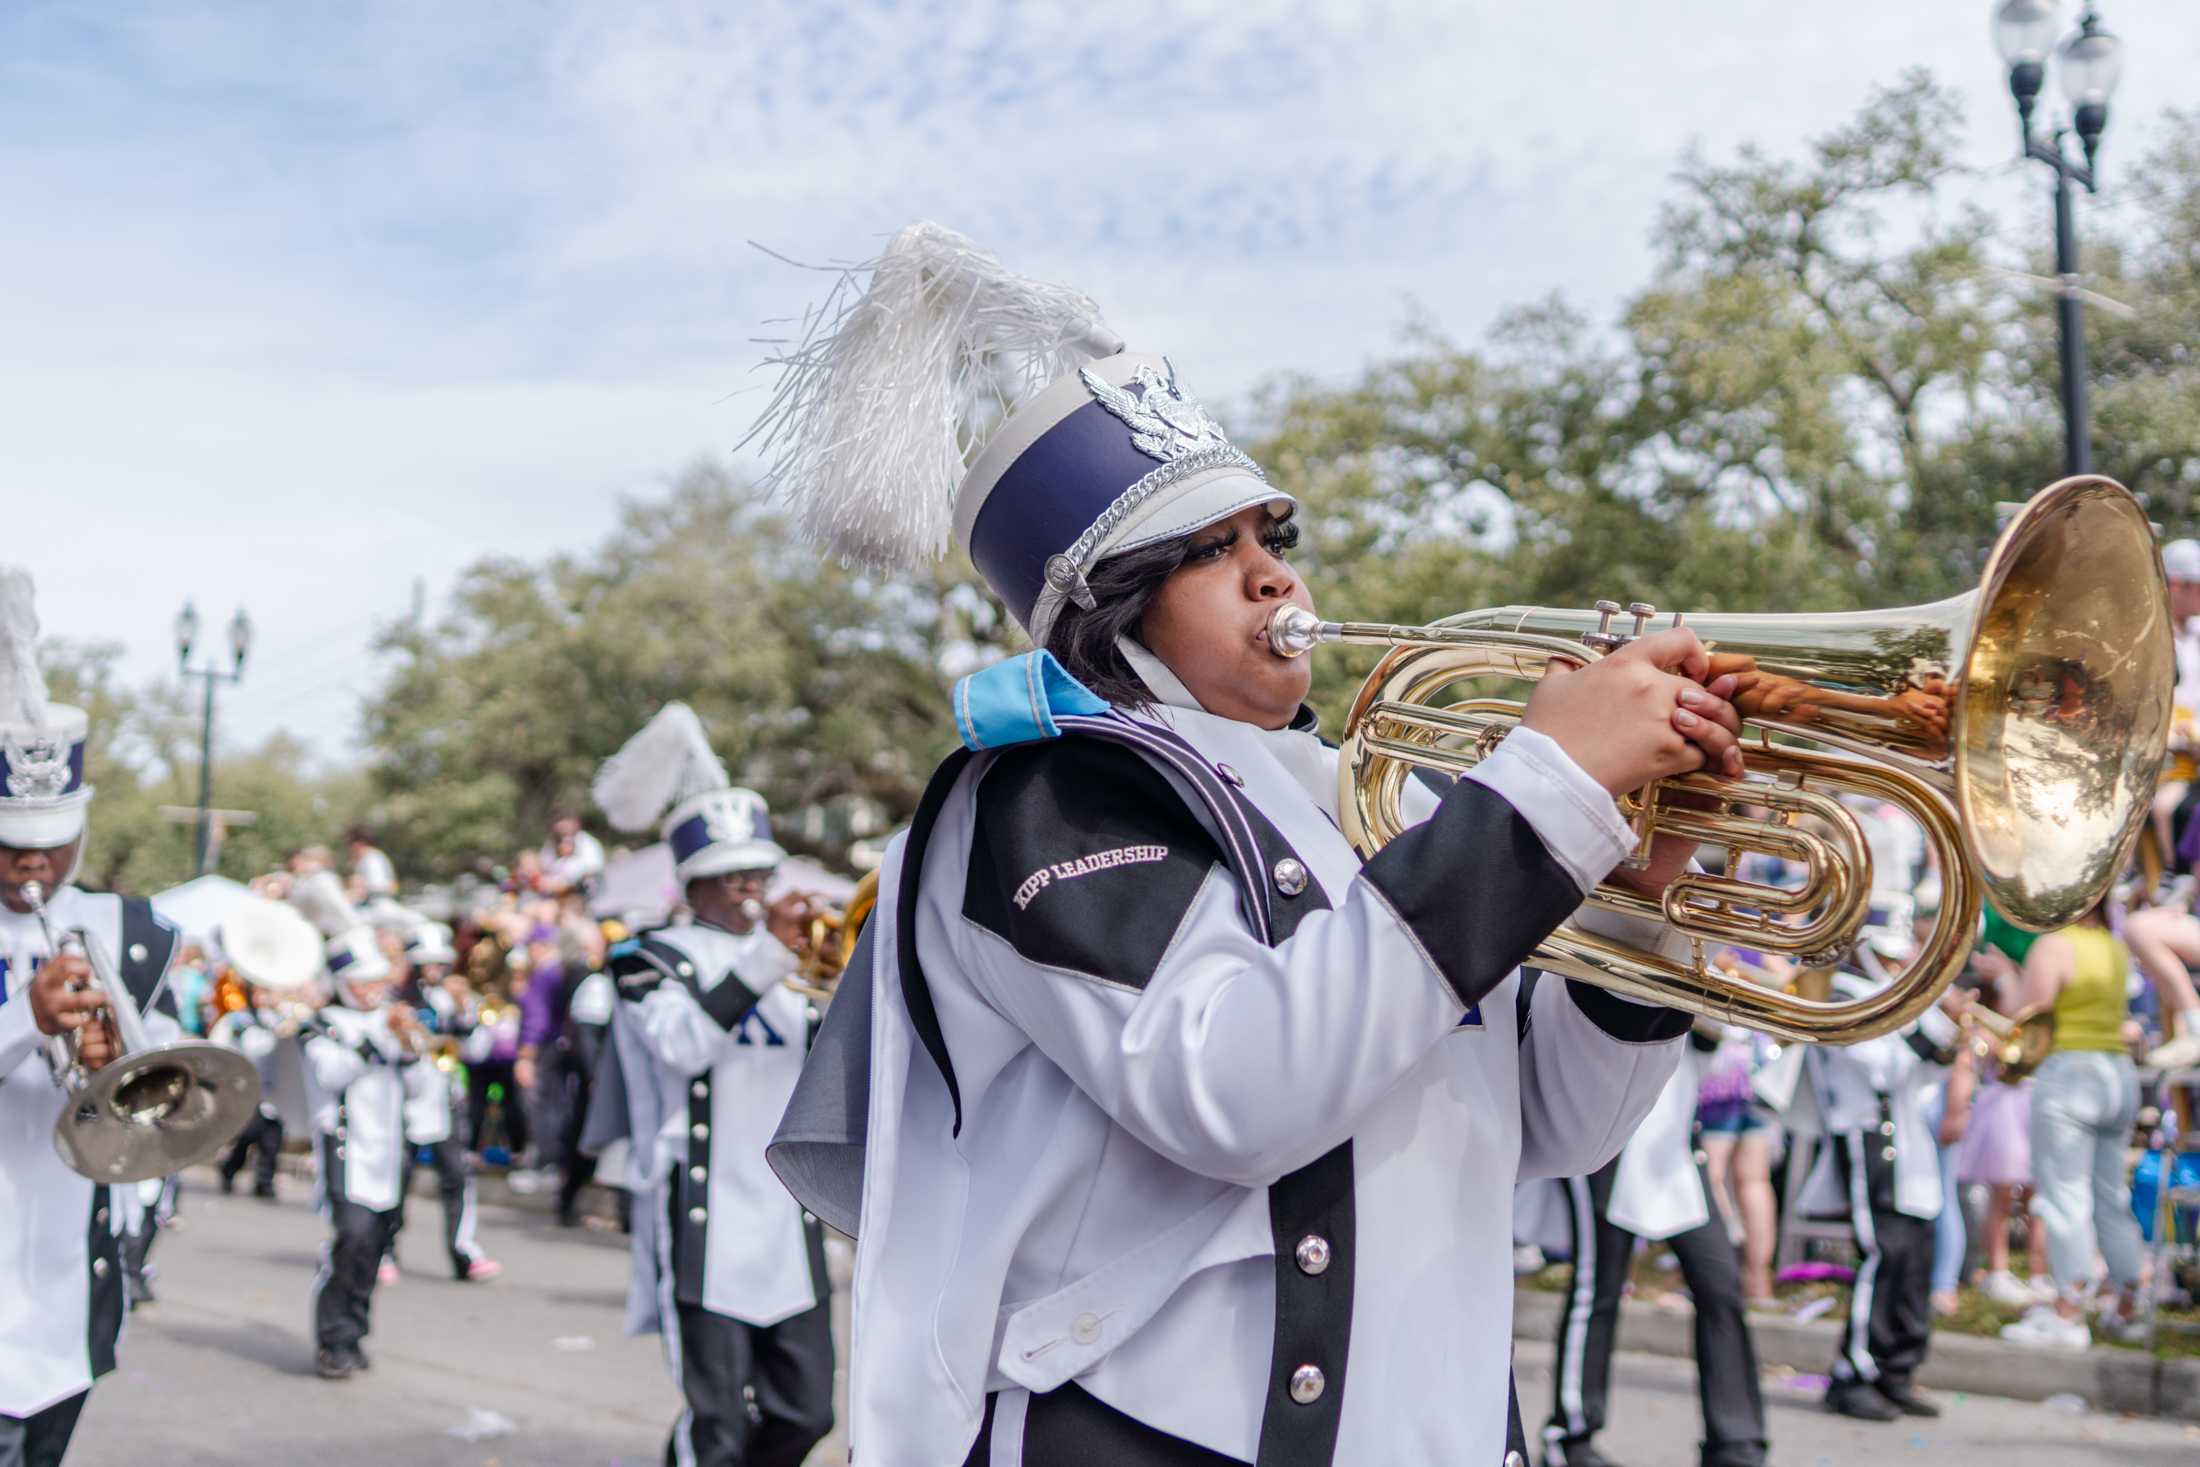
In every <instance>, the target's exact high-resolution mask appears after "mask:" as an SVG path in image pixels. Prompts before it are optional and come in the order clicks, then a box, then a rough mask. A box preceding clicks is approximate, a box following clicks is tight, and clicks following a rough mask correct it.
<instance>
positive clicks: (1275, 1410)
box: [1255, 1141, 1359, 1467]
mask: <svg viewBox="0 0 2200 1467" xmlns="http://www.w3.org/2000/svg"><path fill="white" fill-rule="evenodd" d="M1355 1215H1356V1214H1355V1207H1354V1196H1353V1187H1352V1143H1351V1142H1350V1141H1347V1142H1345V1143H1344V1144H1343V1145H1341V1146H1339V1147H1337V1148H1336V1149H1335V1150H1334V1151H1331V1152H1329V1153H1328V1154H1327V1155H1325V1156H1323V1157H1321V1158H1320V1159H1319V1160H1317V1161H1313V1162H1310V1163H1308V1164H1307V1165H1306V1166H1303V1167H1300V1168H1299V1169H1298V1170H1297V1171H1295V1172H1293V1173H1291V1175H1289V1176H1287V1177H1285V1178H1283V1179H1282V1180H1281V1181H1279V1182H1277V1183H1276V1184H1275V1185H1273V1186H1271V1187H1270V1188H1269V1189H1268V1226H1269V1230H1270V1232H1271V1233H1272V1235H1273V1236H1274V1238H1275V1243H1276V1255H1275V1264H1276V1325H1275V1342H1274V1345H1273V1346H1272V1348H1271V1353H1270V1355H1269V1365H1268V1393H1267V1400H1266V1403H1265V1404H1264V1405H1263V1406H1262V1408H1261V1418H1260V1449H1259V1451H1258V1452H1257V1454H1256V1456H1255V1460H1256V1461H1257V1462H1258V1463H1259V1467H1323V1464H1327V1463H1329V1462H1331V1461H1333V1460H1335V1458H1336V1454H1337V1431H1338V1428H1339V1427H1340V1426H1342V1425H1343V1422H1344V1386H1345V1357H1346V1354H1347V1351H1348V1348H1349V1346H1350V1344H1351V1340H1352V1275H1353V1266H1354V1263H1355V1261H1356V1260H1357V1258H1358V1257H1359V1247H1358V1243H1359V1240H1358V1237H1357V1236H1356V1232H1355V1228H1354V1218H1355ZM1311 1239H1319V1240H1321V1241H1322V1242H1325V1243H1326V1244H1328V1263H1327V1265H1326V1266H1325V1267H1324V1268H1322V1269H1321V1270H1320V1272H1318V1273H1309V1272H1308V1271H1307V1270H1306V1269H1305V1268H1304V1267H1302V1266H1301V1265H1300V1263H1299V1258H1298V1249H1299V1245H1300V1242H1301V1240H1311ZM1308 1365H1311V1366H1313V1367H1314V1368H1315V1369H1317V1370H1319V1371H1321V1373H1322V1375H1323V1376H1324V1378H1325V1382H1326V1383H1325V1385H1324V1386H1323V1389H1322V1393H1321V1395H1320V1396H1318V1397H1317V1398H1315V1399H1314V1400H1313V1401H1310V1402H1308V1403H1306V1404H1304V1405H1301V1404H1300V1403H1299V1402H1297V1401H1295V1400H1293V1399H1292V1398H1291V1377H1292V1375H1293V1374H1294V1373H1295V1372H1297V1371H1298V1370H1299V1369H1300V1368H1301V1367H1303V1366H1308Z"/></svg>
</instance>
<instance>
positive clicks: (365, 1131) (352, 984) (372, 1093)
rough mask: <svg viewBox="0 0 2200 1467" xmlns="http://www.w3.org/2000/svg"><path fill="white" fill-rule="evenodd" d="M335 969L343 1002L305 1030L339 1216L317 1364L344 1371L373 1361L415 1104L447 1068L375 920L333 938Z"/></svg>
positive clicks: (334, 1215) (316, 1121) (331, 1200)
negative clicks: (434, 1053)
mask: <svg viewBox="0 0 2200 1467" xmlns="http://www.w3.org/2000/svg"><path fill="white" fill-rule="evenodd" d="M328 970H329V976H330V978H331V979H333V980H334V982H335V986H336V995H337V1000H338V1001H337V1002H336V1003H334V1004H332V1005H330V1006H329V1007H327V1008H324V1009H322V1010H321V1012H320V1014H319V1015H318V1017H317V1018H316V1020H315V1022H314V1024H313V1028H312V1032H311V1035H310V1037H308V1038H307V1040H306V1074H307V1077H308V1081H309V1085H310V1090H311V1097H312V1102H313V1132H314V1135H313V1154H314V1161H315V1164H316V1165H315V1172H314V1181H315V1192H316V1194H317V1197H318V1200H319V1203H320V1207H321V1212H322V1215H323V1216H324V1217H326V1218H327V1219H328V1222H329V1241H328V1244H327V1246H326V1247H325V1248H324V1249H323V1250H322V1254H321V1267H320V1270H319V1271H318V1272H317V1273H316V1274H315V1275H314V1278H313V1333H314V1355H313V1368H314V1370H315V1371H316V1372H318V1373H319V1374H320V1376H321V1377H322V1378H323V1379H324V1380H343V1379H346V1378H347V1377H349V1376H350V1375H351V1374H352V1373H353V1372H354V1371H358V1370H365V1369H366V1368H368V1364H369V1362H368V1359H367V1355H366V1351H365V1350H364V1349H362V1348H361V1344H362V1342H363V1341H364V1340H365V1339H366V1337H367V1331H368V1327H369V1323H370V1315H369V1310H370V1306H371V1304H372V1301H373V1298H374V1285H375V1277H376V1272H377V1270H378V1268H379V1266H380V1264H381V1262H382V1259H383V1257H384V1255H385V1254H387V1253H388V1252H389V1246H390V1239H391V1237H392V1236H393V1235H394V1234H395V1232H396V1230H397V1221H398V1208H399V1205H400V1203H401V1202H402V1201H403V1196H402V1193H401V1190H400V1189H401V1188H402V1187H403V1186H404V1181H405V1112H406V1107H407V1104H408V1103H409V1102H416V1101H418V1100H419V1099H420V1097H421V1096H422V1095H423V1094H424V1093H426V1091H427V1089H428V1087H430V1086H431V1085H440V1084H441V1083H442V1078H441V1076H439V1075H438V1074H437V1073H436V1069H435V1066H434V1065H432V1064H423V1063H421V1061H420V1053H421V1050H420V1044H419V1041H420V1038H421V1034H422V1031H421V1028H420V1021H419V1020H418V1019H417V1018H415V1017H414V1016H413V1013H412V1011H411V1010H410V1009H408V1008H406V1007H405V1006H404V1005H402V1004H392V1003H391V1002H390V1001H389V1000H390V996H391V993H392V987H391V981H390V980H391V978H392V976H393V975H392V973H391V970H390V965H389V962H388V960H387V959H386V958H385V957H384V956H383V954H382V950H381V947H380V944H379V942H378V940H377V937H376V934H375V931H374V929H373V928H371V927H364V926H362V927H357V928H354V929H352V930H351V931H348V932H345V933H342V934H340V935H338V936H337V937H334V938H332V939H330V941H329V944H328Z"/></svg>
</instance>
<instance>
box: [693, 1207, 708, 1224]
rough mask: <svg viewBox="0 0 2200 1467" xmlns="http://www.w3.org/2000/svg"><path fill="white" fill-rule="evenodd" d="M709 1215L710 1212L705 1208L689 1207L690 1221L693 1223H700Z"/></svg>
mask: <svg viewBox="0 0 2200 1467" xmlns="http://www.w3.org/2000/svg"><path fill="white" fill-rule="evenodd" d="M709 1216H710V1213H709V1212H708V1211H707V1210H706V1209H704V1208H700V1207H691V1208H689V1209H688V1221H689V1222H691V1223H700V1222H702V1221H703V1220H704V1219H705V1218H708V1217H709Z"/></svg>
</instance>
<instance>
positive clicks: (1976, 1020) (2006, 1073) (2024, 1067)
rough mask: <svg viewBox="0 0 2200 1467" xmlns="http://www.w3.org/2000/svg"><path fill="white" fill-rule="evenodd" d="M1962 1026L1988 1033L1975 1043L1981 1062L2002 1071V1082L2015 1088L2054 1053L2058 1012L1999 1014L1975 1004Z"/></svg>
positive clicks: (2039, 1010) (2036, 1008)
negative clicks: (2016, 1084)
mask: <svg viewBox="0 0 2200 1467" xmlns="http://www.w3.org/2000/svg"><path fill="white" fill-rule="evenodd" d="M1963 1022H1964V1023H1966V1024H1970V1025H1974V1026H1976V1027H1977V1028H1979V1029H1982V1030H1984V1031H1985V1035H1984V1036H1983V1037H1978V1038H1974V1039H1973V1041H1972V1044H1973V1047H1974V1050H1975V1052H1976V1053H1977V1054H1978V1056H1979V1058H1980V1059H1990V1060H1992V1061H1994V1063H1995V1064H1996V1065H1997V1066H1999V1067H2000V1070H2001V1078H2002V1079H2003V1080H2005V1081H2007V1082H2008V1083H2010V1084H2012V1085H2014V1084H2015V1083H2016V1082H2017V1081H2019V1080H2022V1079H2024V1078H2025V1077H2026V1076H2027V1075H2030V1074H2031V1073H2032V1072H2033V1071H2034V1070H2036V1069H2038V1068H2039V1067H2040V1061H2042V1060H2044V1059H2046V1058H2047V1057H2048V1056H2049V1055H2050V1054H2053V1053H2054V1052H2055V1011H2054V1009H2053V1008H2050V1007H2041V1006H2038V1005H2034V1006H2033V1007H2031V1008H2025V1009H2019V1010H2018V1011H2017V1012H2016V1013H2013V1014H2007V1015H2003V1014H1997V1013H1995V1012H1994V1011H1993V1010H1992V1009H1989V1008H1982V1007H1980V1006H1979V1005H1977V1004H1973V1005H1972V1006H1971V1007H1970V1008H1969V1009H1968V1010H1966V1011H1965V1013H1964V1015H1963Z"/></svg>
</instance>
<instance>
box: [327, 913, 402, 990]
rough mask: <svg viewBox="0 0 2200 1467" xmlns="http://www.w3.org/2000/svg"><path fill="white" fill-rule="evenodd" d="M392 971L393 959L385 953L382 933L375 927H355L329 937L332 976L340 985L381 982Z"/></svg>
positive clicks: (329, 972) (329, 960)
mask: <svg viewBox="0 0 2200 1467" xmlns="http://www.w3.org/2000/svg"><path fill="white" fill-rule="evenodd" d="M390 971H391V970H390V960H389V959H388V958H386V957H384V956H383V955H382V937H381V934H380V933H379V932H377V931H376V930H375V929H374V928H372V927H354V928H352V929H351V930H350V931H349V932H341V933H338V934H337V935H336V936H334V937H332V938H330V939H329V940H328V975H329V977H331V978H333V979H335V980H336V983H337V985H338V987H340V988H341V987H344V986H346V985H349V984H353V983H379V982H381V981H382V980H383V979H385V978H387V977H389V976H390Z"/></svg>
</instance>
